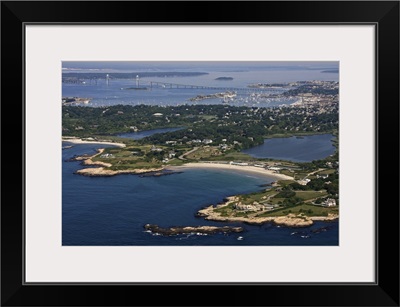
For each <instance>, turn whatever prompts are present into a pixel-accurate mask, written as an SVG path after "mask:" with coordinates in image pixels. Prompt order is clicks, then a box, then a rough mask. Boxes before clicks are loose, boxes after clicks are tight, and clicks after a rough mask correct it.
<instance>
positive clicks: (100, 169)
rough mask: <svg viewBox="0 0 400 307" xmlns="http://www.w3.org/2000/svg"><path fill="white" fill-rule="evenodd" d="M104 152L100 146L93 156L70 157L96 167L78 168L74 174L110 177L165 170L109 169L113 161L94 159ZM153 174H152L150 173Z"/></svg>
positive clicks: (162, 168)
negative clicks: (106, 161)
mask: <svg viewBox="0 0 400 307" xmlns="http://www.w3.org/2000/svg"><path fill="white" fill-rule="evenodd" d="M103 152H104V148H100V149H98V150H97V153H95V154H94V155H92V156H87V155H83V156H77V157H73V158H71V159H69V160H68V161H82V165H85V166H95V167H88V168H83V169H79V170H77V171H76V172H75V173H74V174H77V175H82V176H88V177H110V176H116V175H120V174H134V175H138V174H148V173H151V174H153V176H156V174H160V172H162V171H163V170H164V167H159V168H136V169H126V170H111V169H107V168H109V167H111V166H112V164H111V163H105V162H101V161H93V160H92V159H93V158H94V157H96V156H98V155H100V154H102V153H103ZM150 176H151V175H150Z"/></svg>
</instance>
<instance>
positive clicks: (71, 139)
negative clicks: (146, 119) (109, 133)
mask: <svg viewBox="0 0 400 307" xmlns="http://www.w3.org/2000/svg"><path fill="white" fill-rule="evenodd" d="M62 141H63V142H70V143H73V144H104V145H114V146H118V147H126V145H125V144H123V143H114V142H111V141H96V140H93V141H91V140H82V139H81V138H78V137H63V138H62Z"/></svg>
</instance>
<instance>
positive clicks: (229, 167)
mask: <svg viewBox="0 0 400 307" xmlns="http://www.w3.org/2000/svg"><path fill="white" fill-rule="evenodd" d="M185 168H212V169H226V170H234V171H241V172H248V173H256V174H260V175H264V176H267V177H269V178H274V179H279V180H293V177H290V176H287V175H284V174H278V173H275V172H274V171H271V170H267V169H264V168H261V167H256V166H250V165H245V166H242V165H232V164H228V163H202V162H200V163H187V164H184V165H182V166H168V169H173V170H182V169H185Z"/></svg>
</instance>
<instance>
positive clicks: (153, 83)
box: [141, 80, 279, 92]
mask: <svg viewBox="0 0 400 307" xmlns="http://www.w3.org/2000/svg"><path fill="white" fill-rule="evenodd" d="M143 83H144V84H148V85H149V87H150V89H152V88H153V87H156V88H165V89H206V90H222V91H235V92H236V91H270V92H271V91H277V92H279V90H277V89H271V88H253V87H230V86H207V85H194V84H180V83H171V82H160V81H148V80H146V81H141V84H143Z"/></svg>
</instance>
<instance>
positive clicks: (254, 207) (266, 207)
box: [233, 201, 279, 212]
mask: <svg viewBox="0 0 400 307" xmlns="http://www.w3.org/2000/svg"><path fill="white" fill-rule="evenodd" d="M278 207H279V205H272V204H268V203H267V202H261V203H259V202H257V201H254V202H253V203H252V204H243V203H242V202H241V201H239V202H237V203H235V204H234V205H233V209H236V210H239V211H252V212H255V211H272V210H274V209H276V208H278Z"/></svg>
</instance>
